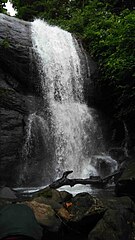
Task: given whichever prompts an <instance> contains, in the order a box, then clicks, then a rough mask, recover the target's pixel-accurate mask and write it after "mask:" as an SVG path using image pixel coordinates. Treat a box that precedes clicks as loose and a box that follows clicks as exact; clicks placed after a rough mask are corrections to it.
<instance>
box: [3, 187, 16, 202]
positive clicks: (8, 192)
mask: <svg viewBox="0 0 135 240" xmlns="http://www.w3.org/2000/svg"><path fill="white" fill-rule="evenodd" d="M0 198H5V199H7V200H8V199H11V200H15V199H17V197H16V194H15V192H14V191H13V190H12V189H11V188H9V187H3V188H1V189H0Z"/></svg>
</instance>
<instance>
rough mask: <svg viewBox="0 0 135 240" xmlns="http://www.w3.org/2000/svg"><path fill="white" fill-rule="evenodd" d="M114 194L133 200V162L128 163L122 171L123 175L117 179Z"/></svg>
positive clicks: (134, 171)
mask: <svg viewBox="0 0 135 240" xmlns="http://www.w3.org/2000/svg"><path fill="white" fill-rule="evenodd" d="M115 193H116V194H117V196H125V195H126V196H130V197H131V198H133V199H134V200H135V161H134V160H132V161H130V162H129V163H128V165H127V167H126V168H125V170H124V171H123V174H122V175H121V177H120V178H119V180H118V182H117V184H116V187H115Z"/></svg>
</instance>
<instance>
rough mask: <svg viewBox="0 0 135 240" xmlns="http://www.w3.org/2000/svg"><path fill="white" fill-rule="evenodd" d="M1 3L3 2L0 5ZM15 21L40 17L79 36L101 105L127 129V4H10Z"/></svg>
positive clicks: (130, 103) (22, 0) (130, 94)
mask: <svg viewBox="0 0 135 240" xmlns="http://www.w3.org/2000/svg"><path fill="white" fill-rule="evenodd" d="M2 2H3V1H2ZM12 2H13V4H14V7H15V8H16V9H17V11H18V14H17V17H19V18H22V19H24V20H33V18H34V17H41V18H43V19H45V20H46V21H48V22H50V23H51V24H55V25H59V26H61V27H62V28H64V29H66V30H69V31H70V32H73V33H75V34H76V35H78V36H79V37H80V38H81V39H82V42H83V44H84V46H85V49H87V51H88V52H89V54H90V55H91V56H93V58H94V59H95V60H96V61H97V62H98V65H99V72H100V79H99V80H98V82H97V86H96V88H97V90H98V89H100V92H101V99H102V100H101V101H99V103H97V104H98V105H99V107H102V109H103V110H104V111H106V112H107V113H108V114H110V116H113V117H114V118H116V119H119V120H120V121H123V120H124V121H125V122H126V123H127V124H128V125H129V124H130V123H132V125H133V118H135V80H134V77H135V73H134V68H135V63H134V39H135V38H134V36H133V34H134V32H135V24H134V22H135V13H134V9H133V8H134V6H133V1H132V0H129V1H126V0H114V1H113V0H106V1H105V0H40V1H37V0H12Z"/></svg>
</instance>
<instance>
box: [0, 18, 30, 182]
mask: <svg viewBox="0 0 135 240" xmlns="http://www.w3.org/2000/svg"><path fill="white" fill-rule="evenodd" d="M29 33H30V24H29V23H27V22H24V21H20V20H16V19H15V18H11V17H8V16H6V15H3V14H0V56H1V57H0V182H1V181H2V182H3V181H5V182H6V183H8V185H9V184H10V183H11V184H12V183H13V182H14V181H15V179H16V177H17V174H18V167H19V166H20V154H21V148H22V144H23V140H24V132H25V118H26V117H27V115H28V112H29V104H28V100H27V99H28V98H27V95H30V94H31V95H32V94H33V93H32V92H33V91H34V90H33V87H32V84H31V83H30V81H31V77H32V76H31V67H30V66H31V58H30V55H31V52H32V44H31V40H30V37H29Z"/></svg>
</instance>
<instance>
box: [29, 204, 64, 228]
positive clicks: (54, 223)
mask: <svg viewBox="0 0 135 240" xmlns="http://www.w3.org/2000/svg"><path fill="white" fill-rule="evenodd" d="M24 204H26V205H27V206H29V207H30V208H31V209H32V210H33V212H34V215H35V217H36V219H37V221H38V223H39V224H41V225H42V226H43V227H47V229H48V230H49V231H52V232H58V230H59V228H60V226H61V221H60V219H59V218H58V217H57V216H56V214H55V211H54V210H53V209H52V208H51V206H49V205H46V204H44V203H38V202H36V201H30V202H28V201H26V202H24Z"/></svg>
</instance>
